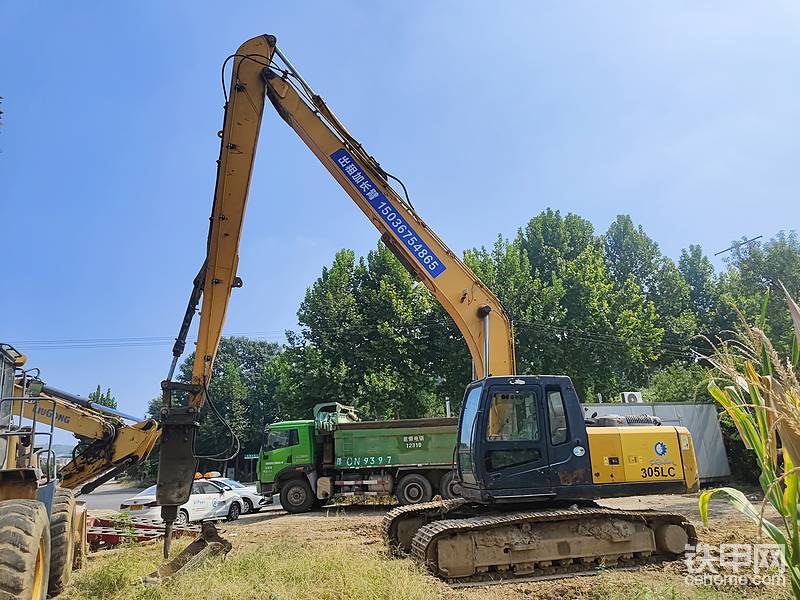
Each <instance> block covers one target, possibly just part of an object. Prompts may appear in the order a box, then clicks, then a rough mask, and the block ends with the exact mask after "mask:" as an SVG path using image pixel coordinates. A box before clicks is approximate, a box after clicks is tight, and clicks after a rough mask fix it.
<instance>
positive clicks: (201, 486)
mask: <svg viewBox="0 0 800 600" xmlns="http://www.w3.org/2000/svg"><path fill="white" fill-rule="evenodd" d="M217 493H219V490H218V489H217V488H215V487H214V486H213V485H211V484H210V483H208V482H207V481H195V482H194V483H193V484H192V494H217Z"/></svg>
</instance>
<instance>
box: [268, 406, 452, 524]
mask: <svg viewBox="0 0 800 600" xmlns="http://www.w3.org/2000/svg"><path fill="white" fill-rule="evenodd" d="M457 429H458V419H455V418H453V419H450V418H448V419H401V420H395V421H360V420H359V418H358V415H357V414H356V412H355V410H354V409H353V407H351V406H344V405H342V404H339V403H327V404H318V405H316V406H315V407H314V419H313V420H305V421H283V422H280V423H273V424H272V425H270V426H269V427H268V428H267V431H266V432H265V433H264V441H263V443H262V445H261V451H260V453H259V458H258V466H257V471H258V489H259V491H260V493H262V494H265V495H271V494H280V497H281V504H282V505H283V507H284V509H286V510H287V511H289V512H290V513H300V512H306V511H309V510H311V509H312V508H314V507H315V506H319V505H321V504H324V503H325V502H327V500H328V499H329V498H332V497H337V496H392V495H395V496H397V499H398V500H399V501H400V503H401V504H415V503H417V502H427V501H429V500H430V499H431V498H433V496H434V495H436V494H438V495H440V496H442V498H452V497H453V496H454V493H453V483H454V475H453V450H454V448H455V443H456V431H457Z"/></svg>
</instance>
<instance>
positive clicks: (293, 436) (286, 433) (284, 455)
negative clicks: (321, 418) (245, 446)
mask: <svg viewBox="0 0 800 600" xmlns="http://www.w3.org/2000/svg"><path fill="white" fill-rule="evenodd" d="M299 443H300V437H299V434H298V430H297V428H292V429H270V430H269V431H268V432H267V436H266V440H265V441H264V446H263V447H262V449H261V456H262V464H261V480H262V481H264V482H266V483H273V482H274V481H275V478H276V477H277V476H278V474H279V473H280V472H281V471H282V470H283V469H285V468H286V467H288V466H291V465H293V464H295V463H296V460H295V458H296V457H295V454H296V451H297V450H299V448H298V444H299ZM306 454H307V453H305V454H304V456H303V459H307V458H308V457H307V456H306Z"/></svg>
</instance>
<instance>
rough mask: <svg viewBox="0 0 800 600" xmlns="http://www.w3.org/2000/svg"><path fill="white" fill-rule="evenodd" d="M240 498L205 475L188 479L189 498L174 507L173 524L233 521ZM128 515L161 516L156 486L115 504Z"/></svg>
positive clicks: (241, 503)
mask: <svg viewBox="0 0 800 600" xmlns="http://www.w3.org/2000/svg"><path fill="white" fill-rule="evenodd" d="M244 504H245V502H244V500H243V499H242V497H241V496H240V495H239V494H237V493H236V492H234V491H233V490H232V489H231V487H230V486H228V485H223V484H222V483H217V482H214V481H209V480H207V479H199V480H195V481H194V482H192V492H191V495H190V496H189V501H188V502H187V503H186V504H183V505H181V506H180V508H179V509H178V516H177V518H176V519H175V525H186V524H187V523H192V522H194V521H210V520H214V519H226V520H228V521H235V520H236V519H238V518H239V515H240V514H242V511H243V509H244ZM119 509H120V510H121V511H124V512H127V513H128V514H130V515H131V516H132V517H136V518H144V519H155V520H158V521H160V520H161V507H160V506H157V505H156V486H154V485H153V486H150V487H149V488H147V489H146V490H143V491H141V492H139V493H138V494H136V495H135V496H134V497H133V498H129V499H128V500H126V501H125V502H123V503H122V504H120V505H119Z"/></svg>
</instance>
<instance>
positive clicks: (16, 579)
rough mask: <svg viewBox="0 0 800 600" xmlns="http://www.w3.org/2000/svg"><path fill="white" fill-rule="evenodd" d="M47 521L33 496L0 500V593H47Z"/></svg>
mask: <svg viewBox="0 0 800 600" xmlns="http://www.w3.org/2000/svg"><path fill="white" fill-rule="evenodd" d="M49 573H50V523H49V521H48V520H47V509H45V507H44V504H42V503H41V502H37V501H36V500H3V501H2V502H0V597H3V598H25V599H26V600H27V599H28V598H31V599H32V600H44V599H45V598H46V597H47V579H48V576H49Z"/></svg>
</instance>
